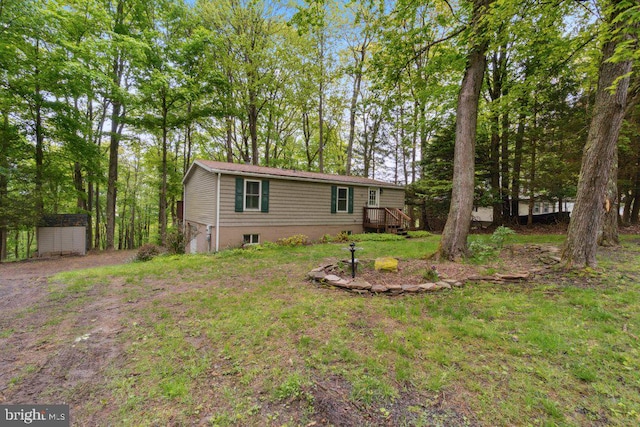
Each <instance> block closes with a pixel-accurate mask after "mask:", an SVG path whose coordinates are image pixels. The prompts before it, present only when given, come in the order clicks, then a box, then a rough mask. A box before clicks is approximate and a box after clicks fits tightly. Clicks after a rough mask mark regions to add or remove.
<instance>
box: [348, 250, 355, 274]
mask: <svg viewBox="0 0 640 427" xmlns="http://www.w3.org/2000/svg"><path fill="white" fill-rule="evenodd" d="M349 250H350V251H351V278H352V279H355V277H356V257H355V254H356V244H355V243H354V242H351V243H349Z"/></svg>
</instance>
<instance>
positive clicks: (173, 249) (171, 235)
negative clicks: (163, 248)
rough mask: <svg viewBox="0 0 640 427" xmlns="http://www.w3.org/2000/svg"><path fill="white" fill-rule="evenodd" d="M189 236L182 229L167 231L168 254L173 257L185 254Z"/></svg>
mask: <svg viewBox="0 0 640 427" xmlns="http://www.w3.org/2000/svg"><path fill="white" fill-rule="evenodd" d="M186 244H187V236H186V235H185V233H184V232H183V231H182V229H180V228H171V229H169V231H167V252H168V253H169V254H171V255H181V254H184V252H185V247H186Z"/></svg>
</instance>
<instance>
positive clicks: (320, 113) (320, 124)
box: [318, 29, 324, 173]
mask: <svg viewBox="0 0 640 427" xmlns="http://www.w3.org/2000/svg"><path fill="white" fill-rule="evenodd" d="M319 92H320V98H319V100H318V171H319V172H320V173H323V172H324V29H321V30H320V85H319Z"/></svg>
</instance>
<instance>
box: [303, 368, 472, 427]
mask: <svg viewBox="0 0 640 427" xmlns="http://www.w3.org/2000/svg"><path fill="white" fill-rule="evenodd" d="M311 393H312V395H313V408H314V413H313V416H312V419H313V423H315V424H313V425H330V426H398V425H416V424H420V425H447V426H452V427H463V426H464V427H469V426H473V425H475V423H474V422H473V421H472V419H471V417H470V416H467V413H466V411H465V406H466V405H464V404H461V405H460V406H457V405H456V404H455V403H454V404H452V403H453V402H448V401H447V396H446V395H445V394H444V393H437V394H433V395H432V396H429V395H427V394H423V393H420V392H418V391H417V390H415V389H412V388H408V389H405V390H404V391H403V392H402V393H401V395H400V396H398V397H397V398H396V399H394V400H393V401H388V402H377V403H376V404H375V405H363V404H361V403H358V402H355V401H354V400H353V399H352V398H351V397H350V394H351V387H350V385H349V383H348V382H347V381H345V380H344V379H343V378H341V377H339V376H331V377H328V378H324V379H322V380H318V381H316V382H315V384H314V386H313V388H312V392H311ZM457 403H460V402H457Z"/></svg>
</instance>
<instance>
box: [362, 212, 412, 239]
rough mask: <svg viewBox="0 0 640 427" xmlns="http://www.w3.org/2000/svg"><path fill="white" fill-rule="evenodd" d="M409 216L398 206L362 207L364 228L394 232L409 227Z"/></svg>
mask: <svg viewBox="0 0 640 427" xmlns="http://www.w3.org/2000/svg"><path fill="white" fill-rule="evenodd" d="M410 224H411V217H410V216H408V215H407V214H405V213H404V212H402V210H401V209H398V208H369V207H365V208H364V219H363V226H364V228H365V230H366V229H374V230H376V231H384V232H386V233H389V232H395V231H396V230H398V229H406V228H409V225H410Z"/></svg>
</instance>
